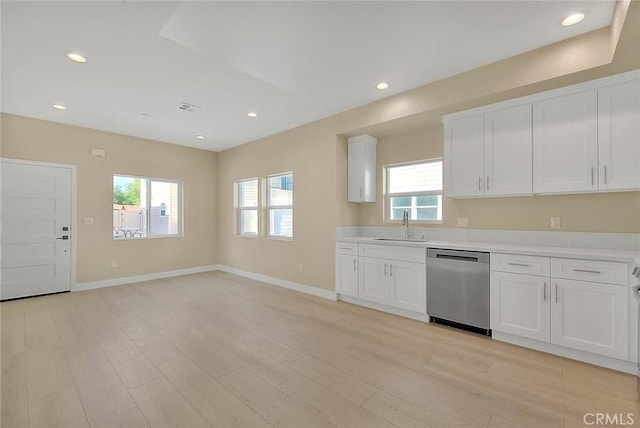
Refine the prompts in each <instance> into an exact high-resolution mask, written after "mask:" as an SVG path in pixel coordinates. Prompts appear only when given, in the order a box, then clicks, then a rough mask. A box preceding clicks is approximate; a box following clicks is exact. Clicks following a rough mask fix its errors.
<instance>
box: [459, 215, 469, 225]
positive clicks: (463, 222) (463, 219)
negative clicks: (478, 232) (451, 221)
mask: <svg viewBox="0 0 640 428" xmlns="http://www.w3.org/2000/svg"><path fill="white" fill-rule="evenodd" d="M458 227H469V217H458Z"/></svg>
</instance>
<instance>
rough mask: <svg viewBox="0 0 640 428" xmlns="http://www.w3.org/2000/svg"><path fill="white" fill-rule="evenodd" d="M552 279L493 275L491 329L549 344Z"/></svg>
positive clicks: (519, 275) (501, 273)
mask: <svg viewBox="0 0 640 428" xmlns="http://www.w3.org/2000/svg"><path fill="white" fill-rule="evenodd" d="M549 311H550V306H549V278H545V277H541V276H533V275H521V274H517V273H507V272H491V328H492V329H493V330H497V331H504V332H505V333H511V334H516V335H518V336H523V337H528V338H531V339H537V340H543V341H546V342H548V341H549V338H550V323H551V318H550V316H549Z"/></svg>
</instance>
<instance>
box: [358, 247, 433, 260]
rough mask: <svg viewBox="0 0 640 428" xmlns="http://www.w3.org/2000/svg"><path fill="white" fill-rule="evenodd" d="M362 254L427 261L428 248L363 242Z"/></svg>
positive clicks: (365, 255) (391, 258) (378, 257)
mask: <svg viewBox="0 0 640 428" xmlns="http://www.w3.org/2000/svg"><path fill="white" fill-rule="evenodd" d="M360 255H361V256H364V257H375V258H377V259H386V260H400V261H405V262H416V263H426V262H427V250H426V249H425V248H415V247H404V246H400V245H372V244H361V245H360Z"/></svg>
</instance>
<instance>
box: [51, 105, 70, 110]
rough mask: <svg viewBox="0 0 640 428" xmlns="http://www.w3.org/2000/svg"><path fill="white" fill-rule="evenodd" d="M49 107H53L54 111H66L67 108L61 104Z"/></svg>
mask: <svg viewBox="0 0 640 428" xmlns="http://www.w3.org/2000/svg"><path fill="white" fill-rule="evenodd" d="M51 107H53V108H54V109H56V110H66V109H67V107H65V106H64V105H62V104H51Z"/></svg>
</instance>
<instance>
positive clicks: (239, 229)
mask: <svg viewBox="0 0 640 428" xmlns="http://www.w3.org/2000/svg"><path fill="white" fill-rule="evenodd" d="M247 181H255V182H256V193H257V194H256V206H255V207H243V206H242V200H243V199H242V195H241V193H240V192H241V189H242V186H241V185H242V183H246V182H247ZM235 187H236V191H235V197H236V198H237V199H236V201H237V202H236V222H237V227H236V234H237V235H238V236H244V237H247V238H258V237H260V229H261V227H260V217H261V215H260V214H261V213H260V201H261V199H262V198H261V195H260V194H261V193H262V192H261V191H260V179H259V178H258V177H249V178H243V179H240V180H236V182H235ZM245 211H255V212H256V221H257V225H256V233H250V232H243V231H242V230H243V229H242V225H243V224H244V222H243V220H242V219H243V216H242V214H243V213H244V212H245Z"/></svg>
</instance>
